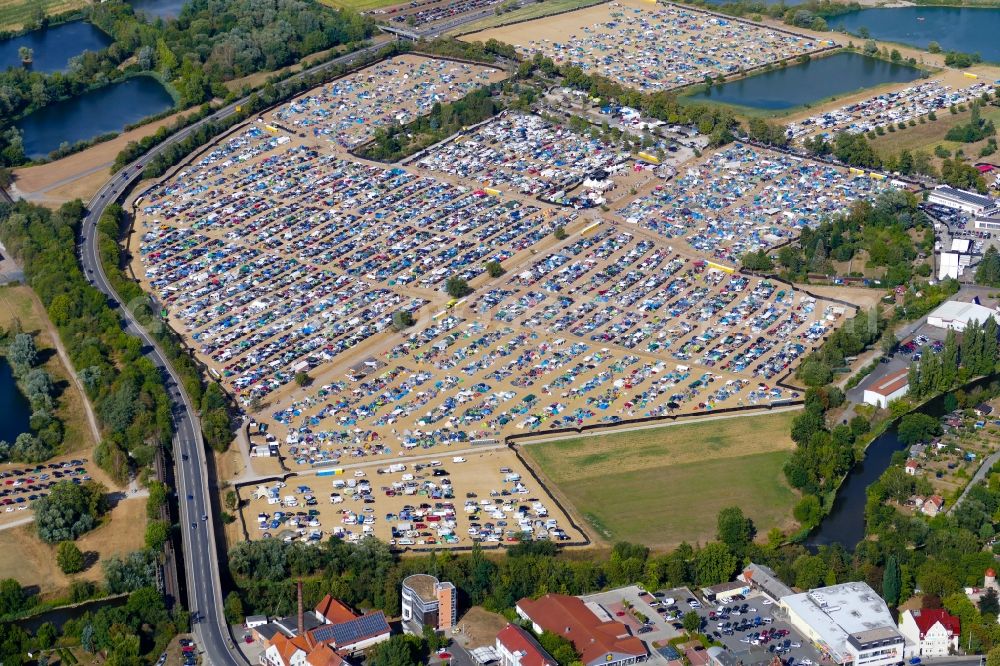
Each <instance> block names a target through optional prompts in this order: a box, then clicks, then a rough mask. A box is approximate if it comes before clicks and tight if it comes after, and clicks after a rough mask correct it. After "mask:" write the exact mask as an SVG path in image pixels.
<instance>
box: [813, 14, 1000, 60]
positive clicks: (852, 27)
mask: <svg viewBox="0 0 1000 666" xmlns="http://www.w3.org/2000/svg"><path fill="white" fill-rule="evenodd" d="M921 19H922V20H921ZM827 23H828V24H829V26H830V27H831V28H834V29H837V30H840V29H844V30H847V31H849V32H851V33H854V34H857V31H858V30H859V29H861V28H862V27H864V28H867V29H868V31H869V32H870V33H871V36H872V37H873V38H874V39H884V40H887V41H890V42H899V43H900V44H910V45H912V46H917V47H919V48H922V49H926V48H927V45H928V44H930V43H931V42H937V43H938V44H940V45H941V48H942V49H944V50H945V51H962V52H965V53H977V52H978V53H979V54H980V55H981V56H982V57H983V59H984V60H989V61H991V62H1000V38H998V35H1000V9H995V8H973V7H900V8H897V9H886V8H873V9H862V10H860V11H857V12H851V13H850V14H842V15H841V16H837V17H834V18H830V19H827Z"/></svg>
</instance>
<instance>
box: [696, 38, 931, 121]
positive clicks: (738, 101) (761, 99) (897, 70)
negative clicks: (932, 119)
mask: <svg viewBox="0 0 1000 666" xmlns="http://www.w3.org/2000/svg"><path fill="white" fill-rule="evenodd" d="M921 74H922V72H921V71H920V70H919V69H917V68H915V67H910V66H909V65H901V64H896V63H891V62H887V61H885V60H880V59H878V58H871V57H868V56H865V55H861V54H860V53H852V52H847V51H843V52H840V53H835V54H833V55H831V56H827V57H825V58H814V59H812V60H810V61H809V62H806V63H802V64H795V65H790V66H788V67H784V68H782V69H774V70H772V71H770V72H762V73H760V74H754V75H753V76H749V77H747V78H745V79H740V80H738V81H730V82H728V83H723V84H720V85H713V86H712V87H711V88H709V89H708V90H707V91H702V92H698V93H695V94H693V95H691V96H690V99H693V100H698V101H714V102H722V103H724V104H734V105H737V106H746V107H750V108H753V109H766V110H769V111H780V110H784V109H792V108H795V107H797V106H802V105H804V104H812V103H814V102H818V101H819V100H822V99H826V98H828V97H832V96H834V95H843V94H845V93H849V92H854V91H857V90H861V89H863V88H870V87H873V86H877V85H881V84H884V83H905V82H907V81H913V80H914V79H916V78H918V77H920V75H921Z"/></svg>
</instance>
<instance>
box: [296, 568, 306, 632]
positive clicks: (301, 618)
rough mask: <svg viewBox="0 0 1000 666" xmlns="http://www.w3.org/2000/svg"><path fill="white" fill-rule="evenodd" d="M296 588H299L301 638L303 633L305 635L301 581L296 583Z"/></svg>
mask: <svg viewBox="0 0 1000 666" xmlns="http://www.w3.org/2000/svg"><path fill="white" fill-rule="evenodd" d="M296 587H297V588H298V595H299V636H301V635H302V634H303V633H305V620H304V618H303V617H302V615H303V614H302V581H301V580H300V581H299V582H298V583H296Z"/></svg>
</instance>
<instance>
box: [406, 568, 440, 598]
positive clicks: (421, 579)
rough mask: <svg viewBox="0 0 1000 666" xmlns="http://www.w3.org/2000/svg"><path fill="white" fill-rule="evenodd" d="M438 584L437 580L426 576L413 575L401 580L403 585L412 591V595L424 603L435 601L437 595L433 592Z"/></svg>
mask: <svg viewBox="0 0 1000 666" xmlns="http://www.w3.org/2000/svg"><path fill="white" fill-rule="evenodd" d="M437 584H438V579H437V578H435V577H434V576H430V575H428V574H413V575H412V576H407V577H406V578H404V579H403V585H405V586H406V587H408V588H410V589H411V590H413V592H414V594H416V595H417V596H418V597H420V598H421V599H423V600H424V601H435V600H436V599H437V594H436V592H435V591H434V588H435V586H436V585H437Z"/></svg>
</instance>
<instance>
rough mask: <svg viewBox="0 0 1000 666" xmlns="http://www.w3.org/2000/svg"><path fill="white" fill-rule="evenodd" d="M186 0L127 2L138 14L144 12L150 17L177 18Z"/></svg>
mask: <svg viewBox="0 0 1000 666" xmlns="http://www.w3.org/2000/svg"><path fill="white" fill-rule="evenodd" d="M185 2H186V0H129V4H130V5H132V8H133V9H134V10H135V11H136V13H138V14H145V15H146V16H147V17H148V18H150V19H156V18H162V19H172V18H177V17H178V16H179V15H180V13H181V7H183V6H184V3H185Z"/></svg>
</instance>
